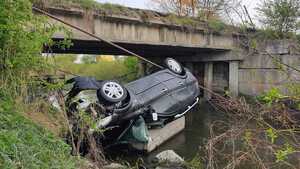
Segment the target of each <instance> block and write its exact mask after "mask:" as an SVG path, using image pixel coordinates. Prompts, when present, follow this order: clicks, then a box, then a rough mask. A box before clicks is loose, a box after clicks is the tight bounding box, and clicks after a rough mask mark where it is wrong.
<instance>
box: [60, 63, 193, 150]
mask: <svg viewBox="0 0 300 169" xmlns="http://www.w3.org/2000/svg"><path fill="white" fill-rule="evenodd" d="M165 66H166V69H163V70H159V71H156V72H154V73H151V74H149V75H147V76H145V77H142V78H140V79H138V80H135V81H133V82H130V83H128V84H125V85H122V84H120V83H118V82H117V81H115V80H96V79H94V78H90V77H75V78H72V79H70V80H68V81H67V83H69V84H70V83H71V84H73V87H72V89H71V90H70V91H69V92H68V94H67V97H66V107H67V112H68V117H69V119H70V122H72V126H73V130H74V131H78V130H80V125H79V124H78V123H77V121H76V119H77V118H78V114H79V113H82V112H84V113H86V114H88V115H89V116H90V117H92V119H93V121H94V122H95V123H94V125H91V126H90V127H89V129H88V130H89V132H90V133H94V134H97V131H98V130H101V131H102V132H101V134H99V137H100V138H101V139H100V140H101V143H102V144H103V145H104V146H111V145H116V144H119V143H130V142H131V141H134V142H143V143H146V142H147V141H148V140H149V138H148V135H147V129H148V128H154V127H163V126H164V125H165V124H167V123H169V122H171V121H173V120H175V119H177V118H180V117H182V116H184V115H185V113H187V112H188V111H189V110H190V109H191V108H192V107H194V106H195V105H196V103H197V102H198V95H199V87H198V82H197V79H196V78H195V77H194V76H193V75H192V73H191V72H190V71H189V70H188V69H185V68H184V67H182V65H181V64H180V63H178V62H177V61H176V60H174V59H172V58H167V59H166V60H165ZM81 127H82V126H81Z"/></svg>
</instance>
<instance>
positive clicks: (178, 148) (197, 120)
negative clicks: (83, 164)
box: [110, 101, 224, 166]
mask: <svg viewBox="0 0 300 169" xmlns="http://www.w3.org/2000/svg"><path fill="white" fill-rule="evenodd" d="M216 120H224V116H223V115H222V113H221V112H217V111H215V110H214V108H213V107H212V106H211V105H210V104H208V103H207V102H203V101H202V102H200V103H199V104H198V105H197V106H196V107H195V108H193V109H192V110H191V111H190V112H189V113H188V114H187V115H186V127H185V129H184V130H183V131H182V132H181V133H179V134H178V135H176V136H174V137H173V138H171V139H170V140H168V141H167V142H165V143H164V144H163V145H161V146H160V147H158V148H157V149H156V150H155V151H153V152H152V153H150V154H142V153H139V152H133V151H132V150H129V152H127V153H125V154H124V152H122V153H121V152H120V151H118V150H114V153H113V155H112V154H110V155H112V156H111V157H112V160H120V161H127V162H130V163H133V164H135V163H136V161H137V160H138V159H143V160H144V162H145V163H146V165H150V166H151V164H152V161H153V158H154V157H155V156H156V155H157V154H158V153H160V152H162V151H165V150H174V151H175V152H176V153H177V154H178V155H180V156H181V157H183V158H184V159H185V160H191V159H193V157H195V156H196V155H197V154H198V153H199V154H200V156H202V155H203V154H202V153H201V150H203V148H201V147H203V146H204V144H205V141H206V140H207V138H208V137H209V126H210V124H211V123H213V122H214V121H216Z"/></svg>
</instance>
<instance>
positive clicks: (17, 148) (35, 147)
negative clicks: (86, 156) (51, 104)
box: [0, 91, 80, 169]
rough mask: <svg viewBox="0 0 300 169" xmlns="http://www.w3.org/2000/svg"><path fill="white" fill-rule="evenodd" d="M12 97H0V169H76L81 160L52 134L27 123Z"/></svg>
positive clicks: (1, 95) (2, 95)
mask: <svg viewBox="0 0 300 169" xmlns="http://www.w3.org/2000/svg"><path fill="white" fill-rule="evenodd" d="M14 104H15V103H14V101H13V100H12V98H11V97H10V96H9V95H5V94H3V92H2V91H1V93H0V168H5V169H14V168H16V169H17V168H25V169H27V168H28V169H29V168H30V169H40V168H44V169H48V168H49V169H50V168H58V169H73V168H74V169H75V168H77V166H78V165H79V164H80V160H79V161H78V159H77V158H76V157H72V156H70V151H71V148H70V147H69V145H67V144H66V143H64V142H63V141H62V140H59V139H58V138H56V137H55V136H54V135H53V134H51V133H50V132H49V131H46V130H45V129H43V128H41V127H39V126H37V125H36V124H34V123H33V122H31V121H30V120H27V119H25V117H24V116H22V115H21V114H20V113H19V112H18V110H17V109H16V108H15V106H14Z"/></svg>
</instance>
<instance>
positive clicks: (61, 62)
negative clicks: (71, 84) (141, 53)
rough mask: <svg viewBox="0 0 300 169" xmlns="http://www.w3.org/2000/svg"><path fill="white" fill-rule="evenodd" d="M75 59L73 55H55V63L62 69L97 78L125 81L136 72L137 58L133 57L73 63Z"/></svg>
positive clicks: (131, 77) (133, 77)
mask: <svg viewBox="0 0 300 169" xmlns="http://www.w3.org/2000/svg"><path fill="white" fill-rule="evenodd" d="M75 59H76V56H75V55H60V56H55V63H56V65H57V67H58V68H60V69H62V70H67V71H69V72H71V73H73V74H76V75H80V76H91V77H95V78H96V79H99V80H101V79H102V80H108V79H115V78H117V79H119V80H121V81H123V82H127V81H130V80H133V79H135V78H136V76H137V72H138V67H137V62H138V60H137V59H136V58H134V57H128V58H125V59H124V60H115V61H105V60H102V61H99V62H95V63H90V62H84V63H82V64H75V63H74V61H75Z"/></svg>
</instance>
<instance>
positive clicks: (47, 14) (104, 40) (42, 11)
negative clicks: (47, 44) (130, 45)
mask: <svg viewBox="0 0 300 169" xmlns="http://www.w3.org/2000/svg"><path fill="white" fill-rule="evenodd" d="M32 9H33V10H34V11H36V12H39V13H41V14H43V15H46V16H48V17H50V18H52V19H54V20H56V21H59V22H61V23H63V24H65V25H68V26H70V27H72V28H74V29H76V30H78V31H80V32H82V33H85V34H87V35H89V36H91V37H93V38H95V39H97V40H99V41H103V42H105V43H107V44H110V45H112V46H114V47H116V48H118V49H120V50H122V51H124V52H126V53H128V54H130V55H133V56H135V57H137V58H139V59H141V60H143V61H145V62H148V63H150V64H152V65H154V66H156V67H158V68H160V69H163V67H162V66H160V65H158V64H156V63H154V62H152V61H150V60H148V59H146V58H144V57H142V56H140V55H138V54H136V53H134V52H131V51H129V50H127V49H125V48H123V47H122V46H119V45H117V44H115V43H113V42H111V41H109V40H106V39H104V38H100V37H98V36H96V35H94V34H92V33H90V32H88V31H86V30H83V29H81V28H79V27H77V26H74V25H72V24H70V23H68V22H65V21H64V20H62V19H60V18H58V17H56V16H54V15H52V14H50V13H48V12H46V11H44V10H42V9H39V8H37V7H34V6H33V7H32Z"/></svg>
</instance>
